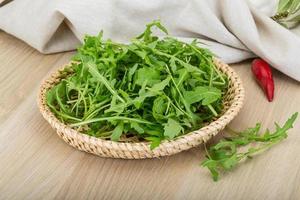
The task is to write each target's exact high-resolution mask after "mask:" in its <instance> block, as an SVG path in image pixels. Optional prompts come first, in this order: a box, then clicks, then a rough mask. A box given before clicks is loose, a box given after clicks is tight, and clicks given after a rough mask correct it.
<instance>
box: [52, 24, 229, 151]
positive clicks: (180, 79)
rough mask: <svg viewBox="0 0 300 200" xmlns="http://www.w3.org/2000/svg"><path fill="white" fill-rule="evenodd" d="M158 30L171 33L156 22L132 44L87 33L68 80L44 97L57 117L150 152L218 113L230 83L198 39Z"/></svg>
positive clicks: (98, 135)
mask: <svg viewBox="0 0 300 200" xmlns="http://www.w3.org/2000/svg"><path fill="white" fill-rule="evenodd" d="M153 27H157V28H158V29H160V30H161V31H163V32H164V33H166V34H168V32H167V30H166V29H165V27H163V26H162V25H161V24H160V22H159V21H153V22H152V23H150V24H148V25H147V26H146V29H145V31H144V32H143V33H142V34H141V35H140V36H138V37H136V38H134V39H132V41H131V43H130V44H120V43H116V42H113V41H111V40H109V39H108V40H104V39H103V37H102V32H101V33H100V34H99V35H98V36H86V37H85V39H84V44H83V45H82V46H81V47H79V48H78V53H77V54H76V55H75V56H74V58H73V60H74V61H76V62H74V63H73V64H72V66H71V68H67V69H66V71H71V72H72V73H71V75H69V76H66V77H65V78H64V79H63V80H61V81H60V83H59V84H57V85H56V86H54V87H53V88H51V89H50V90H49V91H48V92H47V104H48V106H49V107H50V108H51V110H52V111H53V112H54V113H55V114H56V116H57V117H58V118H59V119H60V120H61V121H63V122H64V123H67V124H70V125H71V126H72V127H74V128H77V129H78V130H79V131H81V132H82V133H85V134H88V135H91V136H94V137H99V138H106V139H111V140H114V141H120V140H126V138H128V137H131V138H135V139H136V140H139V141H143V140H144V141H145V140H146V141H150V142H151V148H152V149H153V148H155V147H157V146H158V145H159V144H160V142H161V141H162V140H165V139H173V138H175V137H177V136H180V135H182V134H185V133H187V132H190V131H192V130H195V129H198V128H199V127H201V126H203V125H204V123H207V122H209V121H211V120H212V119H213V117H215V116H217V115H218V114H219V113H220V112H221V110H222V99H223V96H224V93H225V92H226V90H227V85H228V81H227V77H226V76H225V75H224V74H223V73H221V72H220V71H219V70H218V69H217V68H216V66H215V64H214V62H213V54H212V53H211V52H210V51H209V50H207V49H203V48H200V47H199V46H198V42H197V41H196V40H195V41H193V42H191V43H184V42H181V41H178V40H177V39H175V38H172V37H168V36H167V37H164V38H160V37H157V36H154V35H153V34H152V28H153ZM63 73H64V72H62V74H63Z"/></svg>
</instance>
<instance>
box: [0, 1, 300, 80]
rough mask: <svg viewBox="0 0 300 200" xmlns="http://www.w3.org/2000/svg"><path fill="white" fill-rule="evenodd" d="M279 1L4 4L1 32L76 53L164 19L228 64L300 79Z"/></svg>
mask: <svg viewBox="0 0 300 200" xmlns="http://www.w3.org/2000/svg"><path fill="white" fill-rule="evenodd" d="M276 4H277V0H249V1H247V0H210V1H207V0H189V1H186V0H176V1H174V0H152V1H141V0H101V1H100V0H85V1H80V0H52V1H48V0H13V1H11V0H9V1H5V0H2V2H0V6H1V7H0V29H2V30H4V31H6V32H8V33H10V34H12V35H14V36H16V37H18V38H20V39H22V40H24V41H25V42H26V43H28V44H29V45H31V46H32V47H34V48H36V49H37V50H38V51H40V52H42V53H55V52H61V51H69V50H73V49H75V48H76V47H77V46H78V45H79V43H80V41H82V40H83V37H84V35H85V34H92V35H96V34H98V33H99V31H100V30H103V31H104V36H105V37H106V38H111V39H113V40H116V41H120V42H128V41H129V40H130V38H132V37H134V36H136V35H137V34H139V33H140V32H142V31H143V29H144V27H145V24H147V23H149V22H151V21H152V20H154V19H160V20H161V22H162V24H164V25H165V26H166V27H167V28H168V29H169V32H170V35H172V36H176V37H178V38H179V39H181V40H190V39H192V38H198V39H200V40H201V41H202V42H203V43H204V44H205V46H206V47H207V48H209V49H211V50H212V51H213V52H214V53H215V54H216V55H217V56H218V57H220V58H221V59H222V60H224V61H225V62H228V63H233V62H239V61H242V60H244V59H247V58H251V57H254V56H255V55H257V56H259V57H262V58H263V59H265V60H267V61H268V62H269V63H270V64H271V65H272V66H273V67H275V68H276V69H278V70H280V71H282V72H283V73H285V74H287V75H288V76H290V77H292V78H294V79H296V80H298V81H300V57H299V56H298V55H299V50H300V37H299V36H297V35H296V34H294V33H293V32H291V31H289V30H287V29H285V28H284V27H282V26H280V25H279V24H277V23H276V22H274V21H273V20H272V19H270V18H269V16H271V15H272V14H274V11H275V9H276Z"/></svg>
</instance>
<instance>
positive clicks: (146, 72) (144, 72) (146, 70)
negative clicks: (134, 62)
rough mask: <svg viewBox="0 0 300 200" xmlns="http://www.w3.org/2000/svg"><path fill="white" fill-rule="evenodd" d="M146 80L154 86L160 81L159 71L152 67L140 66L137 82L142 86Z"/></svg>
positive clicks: (149, 84)
mask: <svg viewBox="0 0 300 200" xmlns="http://www.w3.org/2000/svg"><path fill="white" fill-rule="evenodd" d="M146 81H147V85H148V86H153V85H154V84H155V83H158V82H160V73H159V71H157V70H155V69H153V68H150V67H143V68H140V69H139V70H138V71H137V79H136V84H137V85H140V86H142V85H143V84H144V83H145V82H146Z"/></svg>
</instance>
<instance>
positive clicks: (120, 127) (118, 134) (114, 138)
mask: <svg viewBox="0 0 300 200" xmlns="http://www.w3.org/2000/svg"><path fill="white" fill-rule="evenodd" d="M123 129H124V124H123V122H120V123H119V124H118V126H116V128H115V129H114V130H113V132H112V134H111V137H110V138H111V140H112V141H118V140H119V139H120V137H121V135H122V133H123Z"/></svg>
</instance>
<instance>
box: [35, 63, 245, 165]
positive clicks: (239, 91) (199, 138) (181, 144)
mask: <svg viewBox="0 0 300 200" xmlns="http://www.w3.org/2000/svg"><path fill="white" fill-rule="evenodd" d="M214 62H215V64H216V66H217V68H219V69H221V70H222V71H224V73H225V74H226V75H227V76H228V79H229V82H231V83H232V84H233V88H234V95H235V96H234V98H233V100H232V103H231V105H230V106H229V107H228V109H227V110H226V111H225V112H224V113H223V114H222V115H221V116H219V117H218V118H217V119H216V120H215V121H212V122H210V123H209V124H208V125H207V126H204V127H202V128H200V129H199V130H195V131H192V132H190V133H187V134H185V135H182V136H179V137H177V138H175V139H173V140H165V141H163V142H162V143H161V144H160V145H159V147H157V148H155V149H154V150H150V148H149V142H146V141H145V142H115V141H111V140H104V139H101V138H96V137H93V136H89V135H87V134H83V133H80V132H78V131H76V130H75V129H72V128H71V127H70V126H68V125H66V124H64V123H62V122H61V121H59V119H57V118H56V116H55V115H54V114H53V113H52V112H51V110H50V108H49V107H48V106H47V103H46V91H47V90H49V89H50V88H51V87H53V86H54V85H55V84H56V83H54V82H57V81H55V80H57V78H58V76H59V74H60V72H61V71H62V70H63V69H65V68H68V67H69V66H70V64H71V63H68V64H66V65H64V66H62V67H61V68H59V69H58V70H55V71H54V72H52V73H51V75H50V76H48V77H46V78H45V79H44V80H43V81H42V84H41V85H40V89H39V92H38V98H37V103H38V106H39V109H40V112H41V114H42V115H43V117H44V118H45V119H46V120H47V121H48V122H49V123H50V124H51V126H52V127H53V128H54V129H55V130H56V131H57V133H58V134H59V136H60V137H62V138H63V139H64V140H65V141H66V142H67V143H69V144H71V145H72V146H74V147H76V148H78V149H80V150H83V151H87V152H89V153H93V154H97V155H100V156H103V157H115V158H134V159H139V158H152V157H159V156H164V155H172V154H175V153H178V152H180V151H183V150H187V149H189V148H192V147H194V146H197V145H199V144H201V143H203V142H206V141H207V140H209V139H210V138H211V137H212V136H213V135H216V134H217V133H218V132H219V131H220V130H222V129H223V128H224V127H225V126H226V125H227V124H228V123H229V122H230V121H231V120H232V119H233V118H234V117H235V116H236V115H237V114H238V112H239V111H240V109H241V108H242V106H243V101H244V95H245V91H244V88H243V86H242V82H241V80H240V78H239V76H238V75H237V74H236V72H235V71H234V70H233V69H232V68H231V67H229V66H228V65H227V64H225V63H223V62H222V61H220V60H219V59H217V58H214ZM68 138H69V139H70V138H72V139H74V140H76V141H80V144H83V146H80V144H79V147H77V145H74V144H73V143H72V142H71V141H69V139H68ZM91 146H96V147H99V146H100V147H104V148H106V149H108V150H109V151H110V153H111V154H112V155H111V156H110V155H106V154H105V155H104V154H103V152H102V153H101V152H100V153H97V152H94V151H93V150H94V149H93V148H92V147H91ZM91 148H92V149H91ZM172 148H176V149H177V150H176V151H175V152H173V150H172ZM98 151H99V150H98ZM118 151H128V152H129V153H130V152H131V151H134V152H139V155H138V156H132V155H125V156H119V155H118V154H117V153H116V154H115V153H114V152H118ZM161 151H164V153H161ZM144 152H145V155H146V156H141V155H142V154H143V153H144ZM125 154H126V152H125Z"/></svg>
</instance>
